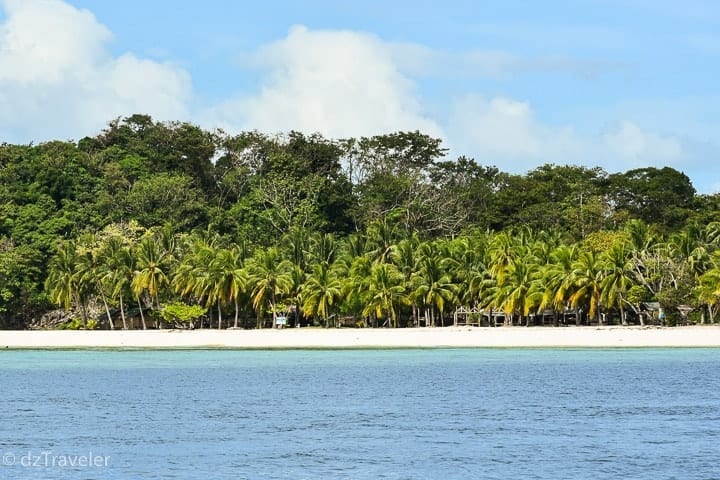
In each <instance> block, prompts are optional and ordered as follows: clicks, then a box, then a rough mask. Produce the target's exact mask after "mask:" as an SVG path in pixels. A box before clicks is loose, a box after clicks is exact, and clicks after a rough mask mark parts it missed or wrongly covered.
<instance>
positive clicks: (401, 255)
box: [390, 235, 420, 325]
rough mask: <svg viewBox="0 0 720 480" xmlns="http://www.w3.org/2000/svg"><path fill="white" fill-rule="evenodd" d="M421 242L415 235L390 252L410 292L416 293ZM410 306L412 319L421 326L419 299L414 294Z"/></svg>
mask: <svg viewBox="0 0 720 480" xmlns="http://www.w3.org/2000/svg"><path fill="white" fill-rule="evenodd" d="M418 245H419V241H418V239H417V236H415V235H413V236H411V237H410V238H406V239H403V240H400V241H399V242H398V243H397V244H395V245H393V246H392V251H391V252H390V259H391V260H392V262H393V264H394V265H395V266H396V267H397V268H398V271H400V273H402V276H403V281H404V283H405V285H407V286H408V287H409V290H410V291H414V288H413V287H412V283H413V281H414V274H415V270H416V269H417V260H418V259H417V255H416V252H417V247H418ZM408 298H409V300H410V306H411V308H412V318H413V322H414V324H415V325H419V324H420V319H419V310H418V298H417V296H416V295H414V294H410V295H409V297H408Z"/></svg>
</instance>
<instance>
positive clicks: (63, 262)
mask: <svg viewBox="0 0 720 480" xmlns="http://www.w3.org/2000/svg"><path fill="white" fill-rule="evenodd" d="M77 250H78V245H77V242H75V241H66V242H63V243H61V244H60V245H59V246H58V248H57V250H56V252H55V255H54V256H53V257H52V259H51V260H50V263H49V265H48V277H47V279H46V280H45V288H46V289H47V290H48V292H49V294H50V301H52V302H53V303H55V304H58V305H61V306H63V307H64V308H65V310H70V308H71V307H73V306H74V307H76V308H79V309H80V317H81V319H82V322H83V326H85V327H87V306H86V303H87V297H88V295H89V293H90V288H89V287H90V285H88V284H87V283H86V278H83V275H82V270H81V269H80V267H79V256H78V251H77Z"/></svg>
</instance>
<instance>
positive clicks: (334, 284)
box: [302, 262, 342, 328]
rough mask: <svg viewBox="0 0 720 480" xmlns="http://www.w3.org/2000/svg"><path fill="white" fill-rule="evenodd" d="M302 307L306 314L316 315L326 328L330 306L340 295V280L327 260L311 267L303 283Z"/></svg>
mask: <svg viewBox="0 0 720 480" xmlns="http://www.w3.org/2000/svg"><path fill="white" fill-rule="evenodd" d="M302 296H303V299H304V302H303V309H304V311H305V313H307V314H308V315H318V316H319V317H320V318H322V320H323V322H324V323H325V328H328V327H329V326H330V325H329V322H328V318H329V314H330V308H331V307H332V306H333V305H335V303H336V302H337V301H338V299H340V298H341V296H342V282H341V281H340V280H339V279H338V277H337V275H336V273H335V271H334V269H333V268H332V267H331V266H330V265H328V264H327V262H320V263H317V264H315V265H313V267H312V273H311V274H310V276H309V277H308V279H307V282H305V285H303V289H302Z"/></svg>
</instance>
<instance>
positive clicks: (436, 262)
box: [413, 243, 455, 327]
mask: <svg viewBox="0 0 720 480" xmlns="http://www.w3.org/2000/svg"><path fill="white" fill-rule="evenodd" d="M419 251H420V258H419V259H418V270H417V272H416V274H415V276H414V282H413V285H414V286H415V291H414V294H415V296H417V298H419V299H421V300H422V302H423V304H424V306H425V308H426V309H427V311H428V313H429V315H426V316H425V318H429V319H430V325H431V326H433V327H434V326H435V325H436V323H435V309H436V308H437V311H438V313H439V316H440V322H441V325H442V326H445V320H444V311H445V303H446V302H451V301H452V300H453V298H454V297H455V285H454V284H453V282H452V279H451V277H450V275H449V274H448V272H447V269H446V268H445V265H446V264H447V263H448V262H447V260H446V259H445V258H443V257H442V255H441V254H440V252H439V249H438V248H437V245H434V244H430V243H424V244H422V245H421V246H420V248H419Z"/></svg>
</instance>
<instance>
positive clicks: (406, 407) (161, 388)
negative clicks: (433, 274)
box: [0, 349, 720, 480]
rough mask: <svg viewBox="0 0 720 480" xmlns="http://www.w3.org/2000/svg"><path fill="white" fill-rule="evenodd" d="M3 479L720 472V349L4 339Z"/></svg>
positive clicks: (680, 475) (0, 402) (0, 387)
mask: <svg viewBox="0 0 720 480" xmlns="http://www.w3.org/2000/svg"><path fill="white" fill-rule="evenodd" d="M0 372H1V377H0V454H2V465H0V478H3V479H33V480H34V479H53V480H56V479H109V480H113V479H118V480H120V479H122V480H129V479H205V478H207V479H210V480H213V479H243V478H247V479H270V478H287V479H321V478H322V479H326V478H327V479H332V478H348V479H383V478H384V479H466V478H487V479H514V478H524V479H560V478H568V479H582V478H588V479H590V478H592V479H598V478H608V479H610V478H612V479H616V478H633V479H671V478H676V479H683V480H689V479H713V478H720V350H715V349H607V350H605V349H592V350H572V349H570V350H567V349H563V350H553V349H535V350H533V349H429V350H287V351H239V350H184V351H183V350H179V351H102V350H96V351H92V350H91V351H2V352H0Z"/></svg>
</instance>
